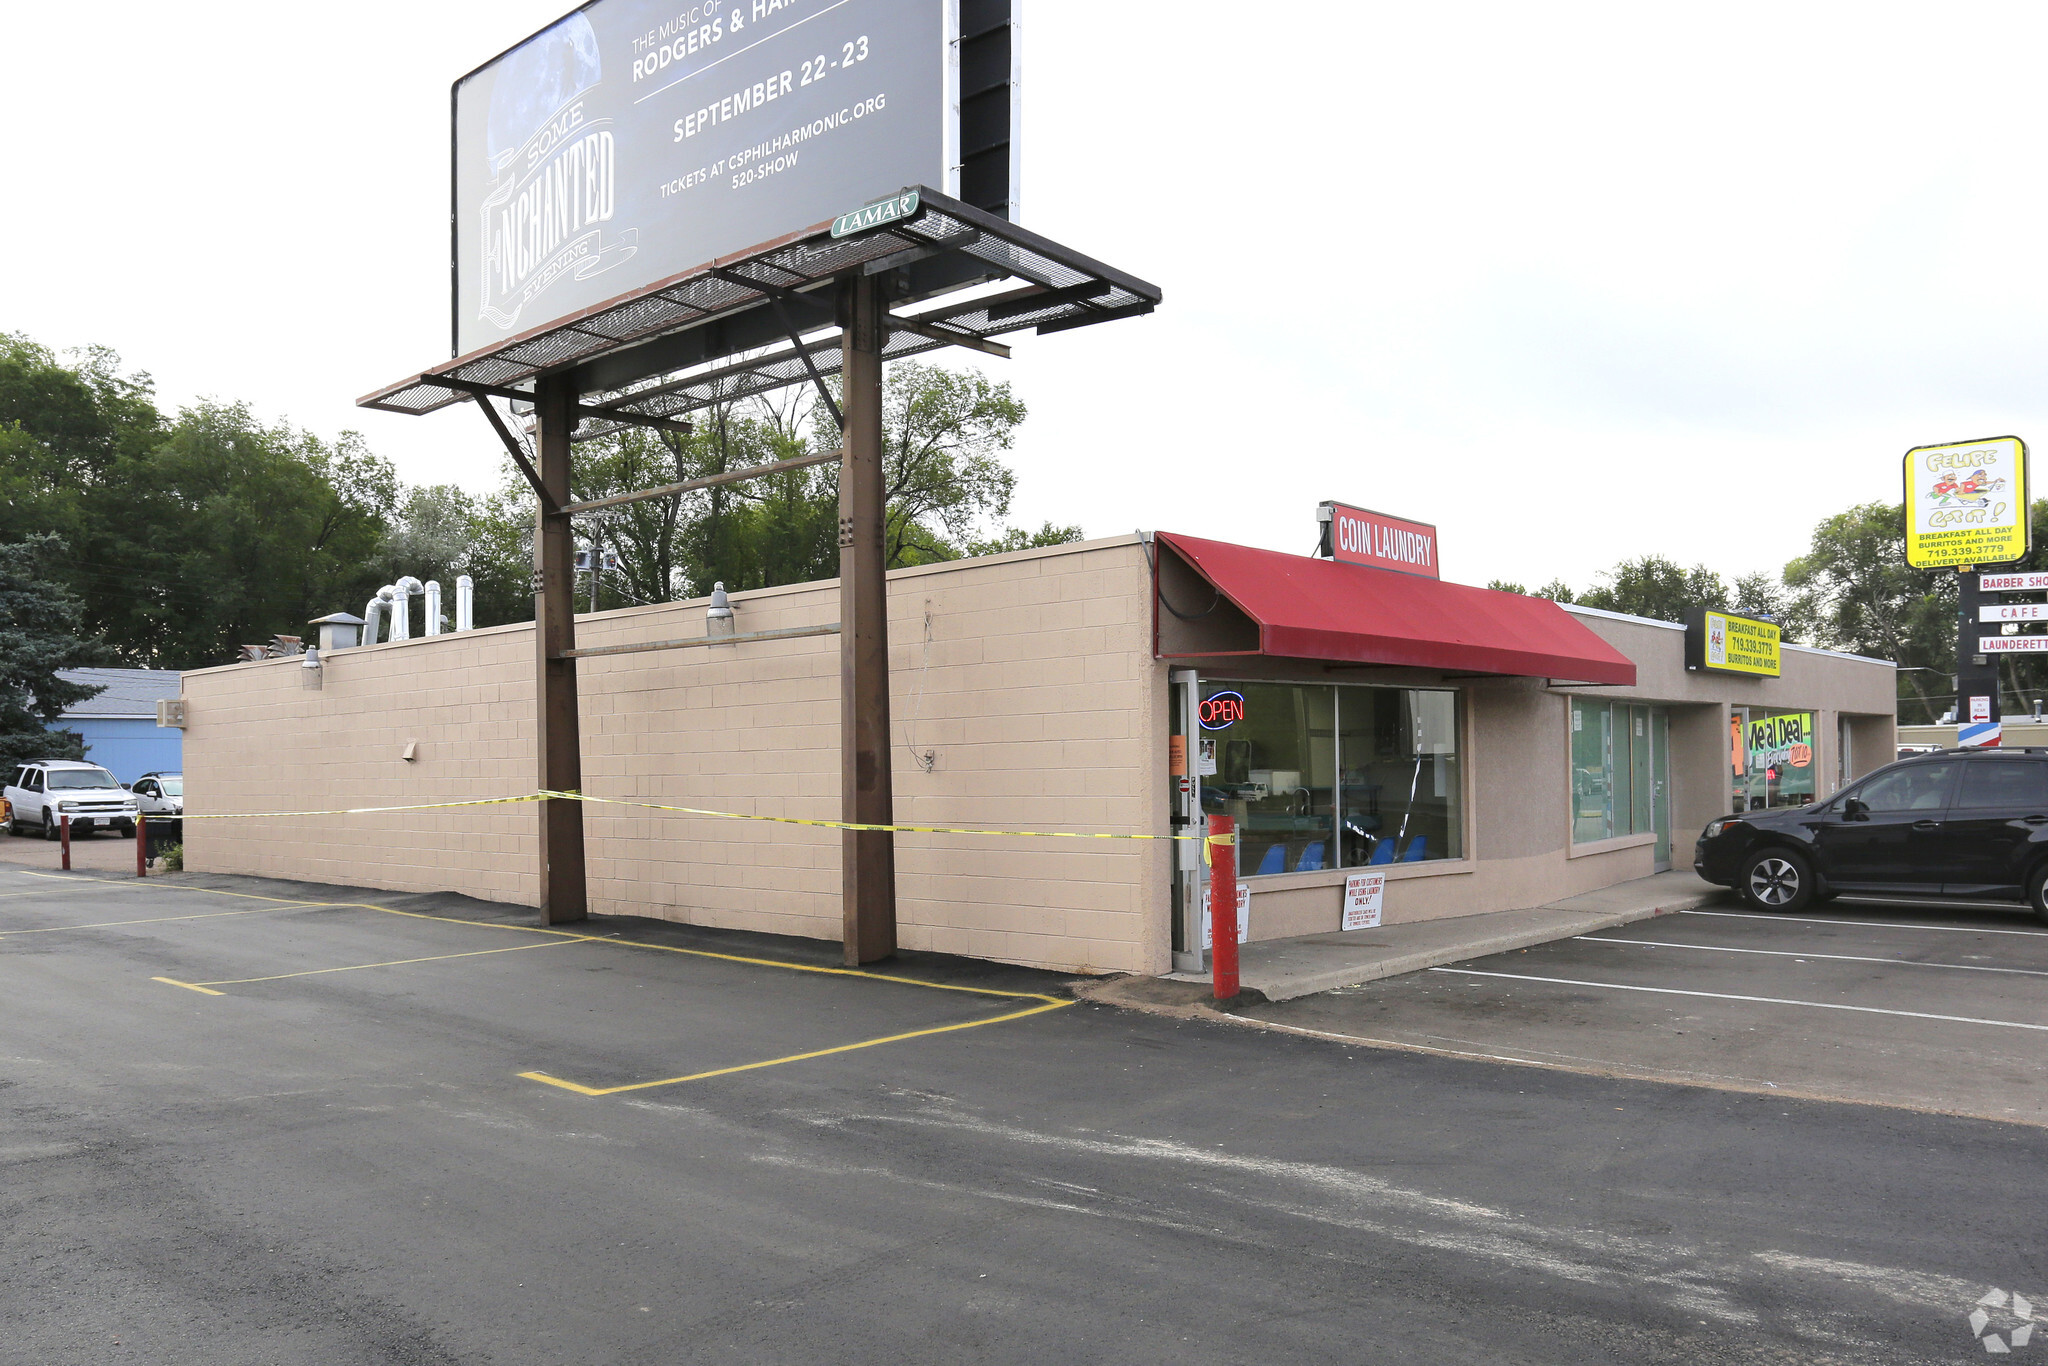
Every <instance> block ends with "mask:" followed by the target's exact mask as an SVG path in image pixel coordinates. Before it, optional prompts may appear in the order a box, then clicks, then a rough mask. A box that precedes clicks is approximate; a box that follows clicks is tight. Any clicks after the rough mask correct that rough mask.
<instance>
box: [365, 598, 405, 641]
mask: <svg viewBox="0 0 2048 1366" xmlns="http://www.w3.org/2000/svg"><path fill="white" fill-rule="evenodd" d="M395 591H396V590H395V589H393V588H392V587H391V585H390V584H385V585H384V586H383V587H382V588H380V589H378V590H377V596H376V597H374V598H371V599H370V605H369V606H367V607H365V608H364V609H363V644H365V645H375V644H376V643H377V627H378V626H379V625H380V624H382V623H383V621H384V609H385V604H387V603H389V602H390V601H391V595H392V594H393V593H394V592H395ZM397 638H398V637H397V636H395V635H392V634H390V633H389V632H387V633H386V634H385V639H387V640H396V639H397Z"/></svg>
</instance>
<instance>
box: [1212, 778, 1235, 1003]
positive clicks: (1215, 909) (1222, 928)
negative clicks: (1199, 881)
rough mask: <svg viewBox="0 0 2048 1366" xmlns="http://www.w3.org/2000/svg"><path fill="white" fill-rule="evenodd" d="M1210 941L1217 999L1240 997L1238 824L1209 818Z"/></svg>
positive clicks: (1220, 818)
mask: <svg viewBox="0 0 2048 1366" xmlns="http://www.w3.org/2000/svg"><path fill="white" fill-rule="evenodd" d="M1209 869H1210V875H1209V926H1210V930H1209V939H1210V942H1211V944H1212V945H1213V946H1214V950H1215V957H1214V959H1213V965H1214V966H1213V969H1212V971H1211V972H1210V977H1211V979H1212V980H1213V981H1214V982H1215V986H1216V999H1217V1000H1219V1001H1228V1000H1230V999H1231V998H1232V997H1234V996H1236V995H1237V991H1238V984H1237V821H1236V820H1235V819H1234V818H1232V817H1230V816H1211V817H1209Z"/></svg>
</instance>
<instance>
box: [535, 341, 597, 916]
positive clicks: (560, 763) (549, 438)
mask: <svg viewBox="0 0 2048 1366" xmlns="http://www.w3.org/2000/svg"><path fill="white" fill-rule="evenodd" d="M534 416H535V418H536V419H537V426H538V435H539V438H540V440H539V445H540V480H541V484H542V486H543V487H542V490H541V502H540V505H539V507H538V509H537V510H536V511H535V513H534V516H535V519H536V521H535V526H534V537H533V621H534V632H533V634H534V639H535V640H536V641H537V642H538V644H539V655H540V658H539V661H538V664H539V669H540V674H539V678H538V679H537V680H536V684H537V686H536V688H535V690H534V691H535V698H534V701H535V703H536V713H535V720H536V726H535V732H534V749H535V752H536V754H537V755H538V757H539V759H540V786H541V789H542V790H543V791H547V792H580V791H582V789H583V747H582V736H581V734H580V733H579V731H578V729H577V716H576V656H575V655H574V653H572V652H573V651H574V650H575V648H576V592H575V590H576V544H575V538H574V536H573V534H572V530H571V523H570V520H569V514H568V513H567V512H564V511H563V510H562V506H563V504H565V503H567V502H568V501H569V462H570V450H571V447H570V444H569V437H570V434H571V433H572V432H573V431H574V430H575V428H576V423H577V420H578V414H577V406H576V388H575V384H574V382H573V381H571V380H570V379H568V378H567V377H566V376H543V377H542V378H541V379H540V381H539V383H538V384H537V386H536V388H535V393H534ZM588 914H589V901H588V897H587V894H586V889H585V886H584V881H583V803H582V802H580V801H568V800H563V799H560V798H547V799H545V800H543V801H542V802H541V803H540V920H541V924H543V925H561V924H568V923H572V922H574V921H578V920H582V919H584V918H586V916H587V915H588Z"/></svg>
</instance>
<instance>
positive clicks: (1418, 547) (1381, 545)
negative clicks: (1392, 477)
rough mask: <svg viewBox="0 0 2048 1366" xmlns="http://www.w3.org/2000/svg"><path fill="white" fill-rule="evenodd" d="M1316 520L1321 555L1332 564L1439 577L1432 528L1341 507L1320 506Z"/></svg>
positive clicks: (1329, 504) (1383, 514)
mask: <svg viewBox="0 0 2048 1366" xmlns="http://www.w3.org/2000/svg"><path fill="white" fill-rule="evenodd" d="M1316 519H1317V520H1318V521H1320V522H1321V523H1322V524H1323V553H1324V554H1325V555H1328V556H1329V557H1330V558H1331V559H1333V560H1337V561H1339V562H1341V563H1344V564H1369V565H1371V566H1372V567H1373V568H1375V569H1392V570H1397V571H1399V572H1400V573H1403V574H1420V575H1422V576H1423V577H1425V578H1431V579H1440V578H1442V577H1443V575H1442V574H1441V573H1440V572H1439V571H1438V569H1437V563H1436V528H1435V527H1433V526H1431V525H1429V524H1428V523H1427V522H1410V521H1408V520H1406V519H1404V518H1400V517H1389V516H1387V514H1385V513H1384V512H1368V511H1367V510H1366V509H1364V508H1355V507H1349V506H1346V505H1345V504H1343V503H1324V504H1323V505H1322V506H1321V507H1319V508H1317V509H1316Z"/></svg>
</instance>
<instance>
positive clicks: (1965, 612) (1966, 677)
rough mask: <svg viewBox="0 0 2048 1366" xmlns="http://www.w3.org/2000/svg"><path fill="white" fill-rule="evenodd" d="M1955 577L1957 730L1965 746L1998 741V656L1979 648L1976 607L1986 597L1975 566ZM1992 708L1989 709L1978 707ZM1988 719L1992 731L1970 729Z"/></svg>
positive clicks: (1999, 729)
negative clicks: (1983, 653)
mask: <svg viewBox="0 0 2048 1366" xmlns="http://www.w3.org/2000/svg"><path fill="white" fill-rule="evenodd" d="M1957 572H1958V573H1959V575H1960V577H1959V578H1958V579H1957V581H1956V587H1957V588H1958V590H1959V591H1958V592H1957V594H1956V601H1957V610H1956V733H1957V735H1958V736H1959V737H1966V738H1959V740H1958V743H1959V744H1961V745H1963V746H1965V747H1975V746H1985V745H1996V744H1998V743H1999V739H2000V732H2001V731H2002V730H2003V729H2004V727H2003V725H2002V723H2001V720H2000V713H1999V706H1998V660H1997V658H1996V656H1990V655H1982V654H1979V653H1978V652H1977V637H1978V636H1979V635H1980V634H1981V633H1982V632H1983V631H1984V625H1983V623H1981V622H1979V621H1978V620H1977V609H1978V607H1979V606H1980V605H1981V604H1982V603H1983V602H1984V601H1985V595H1984V594H1983V593H1982V592H1980V591H1979V588H1978V584H1979V579H1978V577H1977V571H1976V570H1975V569H1974V568H1965V569H1962V570H1959V571H1957ZM1981 706H1988V707H1989V708H1990V710H1989V712H1988V713H1982V712H1980V711H1979V710H1978V708H1979V707H1981ZM1985 721H1989V722H1990V723H1991V729H1990V730H1989V731H1975V732H1973V731H1971V729H1970V728H1971V727H1972V726H1973V725H1981V724H1982V723H1983V722H1985Z"/></svg>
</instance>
